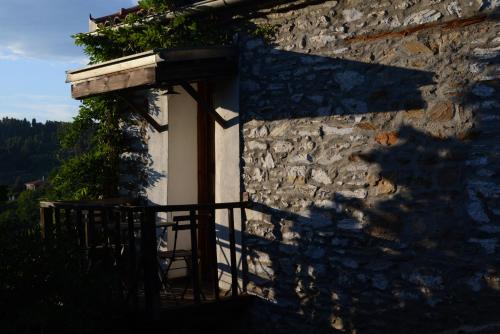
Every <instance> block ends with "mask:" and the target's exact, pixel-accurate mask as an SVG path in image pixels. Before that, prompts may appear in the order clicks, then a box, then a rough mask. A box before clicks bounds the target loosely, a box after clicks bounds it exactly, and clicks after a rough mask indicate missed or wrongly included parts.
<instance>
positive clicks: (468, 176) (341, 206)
mask: <svg viewBox="0 0 500 334" xmlns="http://www.w3.org/2000/svg"><path fill="white" fill-rule="evenodd" d="M252 43H254V44H251V43H250V45H248V44H247V49H249V50H254V49H257V48H258V51H252V52H248V54H243V55H242V57H243V59H242V61H243V62H245V61H246V60H247V58H248V60H249V59H250V58H249V57H251V55H253V54H254V53H253V52H257V53H259V54H260V56H261V57H260V58H262V61H260V62H259V61H253V62H249V63H248V64H247V65H243V66H244V68H245V69H244V71H243V72H244V73H245V75H242V80H243V85H242V90H244V91H245V92H246V93H249V94H242V119H243V122H244V126H243V127H244V130H243V133H242V138H243V140H242V141H243V143H244V144H245V147H244V148H243V149H244V151H245V152H246V153H244V157H245V158H244V160H245V161H244V162H243V168H244V170H245V173H244V174H245V176H244V180H243V184H245V186H244V189H243V191H249V192H250V194H251V197H252V199H254V201H255V202H257V203H256V204H255V207H254V208H253V213H251V214H250V215H249V216H248V224H247V226H246V232H247V233H246V234H245V252H247V254H246V255H247V257H246V259H247V261H248V262H247V263H246V264H245V266H247V267H248V269H249V276H248V277H247V278H246V282H245V285H246V286H247V287H248V290H249V291H250V292H251V293H255V294H257V295H259V296H261V297H263V298H264V299H267V300H268V301H269V303H267V304H265V303H264V304H263V305H262V307H263V309H260V310H259V313H260V316H264V315H263V314H266V315H267V316H268V318H269V323H268V328H269V332H282V331H287V330H288V331H290V330H291V329H294V328H295V329H297V328H306V329H308V330H309V332H310V333H324V332H330V331H332V330H333V329H338V330H342V331H347V332H358V333H381V332H388V331H390V332H397V333H401V332H405V333H407V332H410V333H411V332H414V333H423V332H428V331H432V332H437V331H442V330H445V329H451V328H457V327H459V326H460V325H462V324H481V323H484V322H487V321H493V320H498V316H497V315H496V310H495V306H494V305H495V303H496V301H497V300H498V298H499V297H500V292H499V291H500V283H499V282H500V269H499V268H500V260H499V257H498V250H497V235H498V233H499V232H500V220H499V218H498V217H499V214H498V208H497V206H498V204H497V203H498V198H499V197H500V188H499V186H498V184H500V170H499V169H498V166H499V163H500V160H499V156H498V154H497V153H493V154H492V152H491V151H490V152H488V150H491V149H492V148H493V149H494V148H496V147H497V146H498V140H499V136H498V134H497V132H498V131H495V129H498V125H499V123H498V116H495V113H497V112H498V103H499V102H498V99H496V98H495V96H494V94H495V89H498V81H497V79H495V75H496V76H498V72H495V73H493V74H492V75H491V76H487V75H486V76H485V80H482V81H480V82H479V81H475V82H469V81H467V79H466V78H464V79H463V82H461V85H462V86H461V87H462V88H461V90H460V91H459V92H458V93H457V94H455V95H453V97H452V98H451V99H449V100H446V101H444V100H440V99H439V96H440V95H439V92H437V93H436V90H439V89H440V85H443V82H446V81H443V80H449V79H450V78H449V77H444V78H441V77H440V75H441V73H437V74H435V73H432V72H426V71H419V70H411V69H404V68H399V67H391V66H385V65H380V64H367V63H361V62H356V61H350V60H340V59H335V58H329V57H321V56H315V55H306V54H299V53H294V52H288V51H282V50H276V49H273V48H272V46H269V47H266V46H264V45H263V44H261V43H259V42H258V41H255V42H252ZM266 55H267V56H266ZM477 62H478V63H479V62H480V63H482V65H478V66H487V67H488V68H491V69H492V70H493V71H497V70H496V69H495V64H498V56H495V57H491V58H488V57H486V58H485V57H484V55H480V56H479V59H477ZM473 64H475V60H474V59H471V66H474V65H473ZM480 70H482V69H480ZM485 73H487V72H485ZM257 78H259V79H257ZM435 81H437V82H435ZM283 96H289V100H287V101H283ZM426 101H432V105H430V106H427V103H426ZM424 109H427V111H426V110H424ZM338 116H341V117H346V118H345V119H344V120H340V119H338ZM320 117H321V118H320ZM349 117H351V118H350V119H351V121H349V122H347V121H346V119H349ZM299 118H304V119H309V120H310V122H309V123H308V124H305V125H303V124H297V125H296V126H289V125H286V123H283V122H281V123H279V124H278V123H277V124H278V125H277V126H275V127H272V128H271V129H269V128H265V127H264V126H261V125H260V124H262V122H261V121H266V122H279V121H283V120H293V119H299ZM322 120H325V122H328V125H326V124H324V125H323V124H322ZM314 122H317V126H316V127H315V128H314V126H311V124H313V123H314ZM388 122H391V124H393V125H397V126H395V128H393V129H387V128H384V126H385V124H386V123H388ZM252 123H255V124H257V125H256V126H245V124H246V125H248V124H252ZM332 123H333V124H334V125H332ZM265 124H269V123H265ZM381 127H382V128H381ZM311 129H312V130H311ZM273 131H274V133H273ZM280 131H281V132H280ZM376 131H378V132H379V133H378V134H377V133H376ZM346 135H352V136H353V137H354V139H352V140H353V141H354V140H358V141H360V142H361V143H363V142H366V143H368V142H370V145H366V146H363V145H360V146H358V147H354V148H352V149H350V150H349V156H348V161H349V165H348V166H346V165H343V166H342V165H340V162H335V161H333V160H332V161H331V162H325V161H318V160H317V158H318V157H320V156H321V155H324V154H323V153H324V152H319V153H321V154H319V153H318V150H321V149H322V148H321V149H320V148H318V147H317V144H316V143H315V142H316V141H320V140H324V139H325V138H330V140H331V143H332V145H334V147H332V148H331V149H332V150H331V152H329V153H328V154H327V155H330V156H334V154H335V150H336V149H339V147H340V146H341V144H342V143H341V142H340V141H341V139H339V140H338V141H339V143H338V145H336V146H335V140H334V139H331V138H332V137H328V136H339V138H340V137H341V136H346ZM269 136H270V137H271V138H276V137H280V136H281V137H282V140H276V139H273V140H272V141H271V142H269V141H266V138H267V137H269ZM356 136H358V137H356ZM292 138H293V140H294V142H293V143H288V144H287V143H286V142H287V141H289V140H291V139H292ZM370 138H374V141H373V140H372V139H370ZM370 140H372V141H370ZM302 141H303V142H304V143H303V144H304V145H302ZM277 142H280V143H279V146H277V144H278V143H277ZM297 143H298V144H297ZM308 143H310V145H309V146H307V145H308ZM251 145H253V146H251ZM259 145H260V146H259ZM250 146H251V147H250ZM297 147H300V149H301V150H302V151H303V152H302V153H300V152H295V150H296V148H297ZM300 149H299V150H300ZM249 151H252V152H254V153H252V157H251V158H249V155H250V154H249V153H248V152H249ZM292 151H293V152H294V154H293V156H294V158H291V155H292V154H291V153H292ZM258 161H260V162H258ZM257 165H259V166H260V167H259V168H258V169H259V172H258V173H257V172H255V168H254V167H256V166H257ZM318 165H321V167H322V168H325V169H327V170H328V173H329V175H330V178H327V179H326V181H325V182H324V183H323V184H321V183H322V182H321V180H320V179H321V178H319V179H318V180H320V181H319V182H318V180H316V181H314V180H313V181H312V184H313V185H314V187H310V188H306V187H303V186H304V185H305V184H306V183H307V182H309V181H310V179H311V178H313V179H314V177H313V175H312V173H314V168H315V166H318ZM291 166H297V167H300V168H301V169H300V172H297V173H295V174H294V175H292V176H293V177H292V178H289V177H288V178H287V174H286V173H287V171H285V172H284V175H285V176H283V177H277V176H276V175H275V174H276V172H273V169H275V168H283V170H286V169H287V168H289V167H291ZM340 168H344V169H345V168H350V169H349V170H343V171H340V170H339V169H340ZM333 170H335V171H334V172H333V174H335V177H336V176H337V175H338V173H345V174H346V175H347V174H348V175H352V180H354V181H356V182H357V183H356V184H355V185H354V184H353V185H349V184H346V183H345V182H343V183H342V184H341V185H339V184H337V185H335V184H334V179H335V177H331V175H332V171H333ZM273 173H275V174H273ZM270 179H273V180H274V181H269V180H270ZM344 179H347V177H346V178H344ZM255 183H258V184H259V185H258V186H256V187H254V184H255ZM325 184H327V186H325ZM249 185H252V186H251V187H249ZM296 186H297V189H298V190H297V189H295V187H296ZM266 187H267V188H266ZM248 188H252V189H248ZM325 188H328V190H325ZM269 191H270V192H271V194H272V193H274V194H276V196H275V197H276V198H277V199H273V198H272V196H263V195H262V196H261V194H259V192H268V193H269ZM285 192H294V196H295V200H297V201H303V203H308V204H307V205H306V208H305V209H300V210H298V209H297V208H294V206H293V203H290V202H288V203H283V201H280V197H281V199H283V197H284V195H283V194H284V193H285ZM285 202H286V201H285ZM495 208H497V209H495ZM495 210H496V211H495ZM266 306H267V307H269V308H271V309H272V311H270V312H267V311H262V310H266ZM260 325H262V323H259V325H257V326H260ZM264 327H265V326H264Z"/></svg>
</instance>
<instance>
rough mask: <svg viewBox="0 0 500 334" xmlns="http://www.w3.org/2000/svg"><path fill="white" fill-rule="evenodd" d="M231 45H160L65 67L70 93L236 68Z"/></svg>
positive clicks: (202, 76)
mask: <svg viewBox="0 0 500 334" xmlns="http://www.w3.org/2000/svg"><path fill="white" fill-rule="evenodd" d="M237 62H238V57H237V50H236V49H235V48H233V47H202V48H186V49H161V50H153V51H148V52H144V53H140V54H136V55H132V56H127V57H123V58H118V59H114V60H111V61H108V62H104V63H100V64H96V65H91V66H87V67H85V68H82V69H78V70H74V71H68V72H67V79H66V82H68V83H71V95H72V96H73V98H75V99H83V98H86V97H90V96H95V95H99V94H105V93H111V92H118V91H122V90H126V89H133V88H136V89H137V88H150V87H164V86H168V85H175V84H179V83H183V82H194V81H200V80H206V79H211V78H216V77H220V76H228V75H232V74H234V73H236V71H237Z"/></svg>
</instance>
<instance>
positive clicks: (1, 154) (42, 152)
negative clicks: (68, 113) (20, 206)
mask: <svg viewBox="0 0 500 334" xmlns="http://www.w3.org/2000/svg"><path fill="white" fill-rule="evenodd" d="M65 124H66V123H63V122H54V121H47V122H46V123H39V122H37V121H36V120H35V119H33V120H32V121H31V122H30V121H28V120H26V119H24V120H18V119H14V118H3V119H1V120H0V185H3V186H7V187H8V188H11V189H14V190H20V189H19V188H22V186H23V183H25V182H29V181H33V180H37V179H41V178H43V177H45V178H47V177H48V175H49V174H50V172H51V171H52V170H53V169H54V168H55V167H57V166H58V152H59V148H60V144H59V137H60V134H61V131H62V130H63V128H64V126H65Z"/></svg>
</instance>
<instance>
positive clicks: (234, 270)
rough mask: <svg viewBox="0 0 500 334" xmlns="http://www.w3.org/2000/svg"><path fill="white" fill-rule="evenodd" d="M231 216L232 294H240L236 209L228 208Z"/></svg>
mask: <svg viewBox="0 0 500 334" xmlns="http://www.w3.org/2000/svg"><path fill="white" fill-rule="evenodd" d="M228 216H229V253H230V255H231V296H232V297H233V298H235V297H237V296H238V265H237V262H236V233H235V229H234V209H233V208H229V209H228Z"/></svg>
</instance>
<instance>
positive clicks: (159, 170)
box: [146, 86, 198, 277]
mask: <svg viewBox="0 0 500 334" xmlns="http://www.w3.org/2000/svg"><path fill="white" fill-rule="evenodd" d="M174 90H175V91H176V92H179V93H180V94H179V95H159V94H158V92H155V91H152V92H151V93H150V94H149V102H150V103H149V106H150V108H149V113H150V114H151V116H153V117H154V118H155V120H156V121H157V122H158V123H159V124H162V125H163V124H168V131H165V132H163V133H159V132H157V131H156V130H155V129H154V128H153V127H151V126H149V127H148V129H147V138H148V140H147V143H148V153H149V158H150V165H149V167H150V169H151V171H152V173H151V176H152V177H150V178H149V182H150V185H149V186H148V187H147V189H146V196H147V198H148V200H149V202H150V203H151V204H158V205H167V204H168V205H173V204H194V203H197V202H198V149H197V145H198V144H197V135H198V133H197V112H198V111H197V103H196V101H194V100H193V99H192V98H191V96H189V94H187V93H186V92H185V91H184V90H183V89H182V87H177V86H176V87H174ZM185 214H187V213H186V212H179V213H177V214H176V215H185ZM172 216H173V215H172V214H169V215H167V214H158V216H157V222H162V221H172V218H173V217H172ZM157 232H158V233H160V232H161V230H160V229H158V231H157ZM190 241H191V238H190V236H189V232H188V231H181V232H179V237H178V241H177V249H191V242H190ZM173 244H174V234H173V232H172V231H171V230H170V231H169V233H168V239H167V248H168V249H170V250H171V249H172V247H173ZM179 267H182V268H184V267H185V263H183V262H179V263H175V264H174V265H173V267H172V268H173V269H175V268H179ZM182 275H185V270H173V271H172V272H171V273H170V277H179V276H182Z"/></svg>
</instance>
